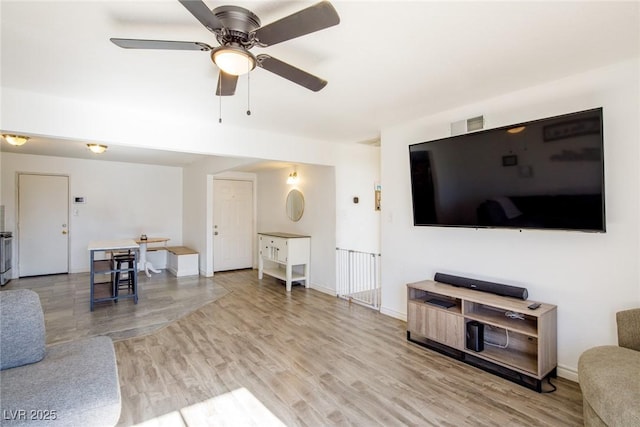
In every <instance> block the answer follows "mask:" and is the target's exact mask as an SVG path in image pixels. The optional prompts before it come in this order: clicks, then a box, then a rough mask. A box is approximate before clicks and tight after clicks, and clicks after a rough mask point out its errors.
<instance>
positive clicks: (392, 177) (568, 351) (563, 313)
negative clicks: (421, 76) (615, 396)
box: [382, 60, 640, 379]
mask: <svg viewBox="0 0 640 427" xmlns="http://www.w3.org/2000/svg"><path fill="white" fill-rule="evenodd" d="M639 68H640V67H639V64H638V61H637V60H635V61H629V62H624V63H619V64H615V65H612V66H610V67H606V68H602V69H597V70H592V71H590V72H586V73H583V74H579V75H575V76H571V77H567V78H565V79H562V80H558V81H554V82H550V83H548V84H544V85H540V86H536V87H531V88H528V89H525V90H522V91H519V92H515V93H510V94H507V95H504V96H500V97H496V98H493V99H488V100H485V101H483V102H479V103H477V104H473V105H467V106H463V107H460V108H457V109H455V110H451V111H446V112H442V113H440V114H437V115H434V116H431V117H425V118H423V119H421V120H417V121H413V122H408V123H405V124H402V125H399V126H395V127H390V128H387V129H384V130H383V132H382V182H383V186H384V204H383V219H382V311H383V312H384V313H387V314H390V315H393V316H396V317H399V318H406V291H405V284H406V283H408V282H413V281H419V280H424V279H432V278H433V275H434V273H435V272H438V271H439V272H445V273H451V274H456V275H460V276H468V277H475V278H478V279H484V280H490V281H495V282H500V283H506V284H512V285H517V286H523V287H526V288H527V289H528V290H529V298H530V299H532V300H539V301H544V302H548V303H552V304H557V305H558V359H559V360H558V362H559V374H560V375H562V376H565V377H569V378H572V379H576V375H575V374H576V369H577V361H578V357H579V355H580V354H581V353H582V352H583V351H584V350H585V349H587V348H589V347H592V346H596V345H602V344H613V343H616V342H617V341H616V326H615V312H616V311H619V310H621V309H626V308H631V307H634V306H636V307H637V306H640V278H639V274H638V261H639V256H640V252H639V249H638V241H639V232H640V230H639V227H638V218H639V217H638V214H639V209H638V194H639V191H640V188H639V186H640V175H639V173H640V170H639V168H638V164H639V160H640V157H639V155H640V154H639V148H638V147H639V143H640V131H639V127H638V117H640V98H639V93H640V92H639V90H640V87H639V86H640V85H639V79H638V75H640V73H639V72H640V70H639ZM600 106H602V107H603V109H604V119H603V122H604V142H605V147H604V151H605V154H604V159H605V185H606V214H607V232H606V233H601V234H597V233H581V232H564V231H522V232H521V231H518V230H497V229H479V230H476V229H451V228H442V227H414V226H413V225H412V224H413V221H412V213H411V191H410V183H409V156H408V149H407V146H408V145H409V144H412V143H416V142H421V141H427V140H432V139H437V138H443V137H446V136H449V124H450V123H451V122H454V121H458V120H461V119H465V118H468V117H474V116H476V115H478V114H484V116H485V120H486V122H485V123H486V125H485V128H491V127H498V126H506V125H509V124H512V123H518V122H522V121H527V120H532V119H538V118H544V117H549V116H554V115H559V114H563V113H569V112H574V111H580V110H586V109H590V108H595V107H600Z"/></svg>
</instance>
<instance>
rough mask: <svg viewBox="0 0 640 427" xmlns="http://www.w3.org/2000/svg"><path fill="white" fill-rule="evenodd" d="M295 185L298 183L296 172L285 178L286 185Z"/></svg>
mask: <svg viewBox="0 0 640 427" xmlns="http://www.w3.org/2000/svg"><path fill="white" fill-rule="evenodd" d="M297 183H298V173H297V172H296V171H293V172H291V173H290V174H289V177H288V178H287V184H289V185H293V184H297Z"/></svg>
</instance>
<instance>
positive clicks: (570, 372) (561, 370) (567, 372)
mask: <svg viewBox="0 0 640 427" xmlns="http://www.w3.org/2000/svg"><path fill="white" fill-rule="evenodd" d="M557 372H558V376H559V377H560V378H564V379H565V380H569V381H573V382H576V383H577V382H578V371H576V370H575V369H573V368H568V367H566V366H560V365H558V371H557Z"/></svg>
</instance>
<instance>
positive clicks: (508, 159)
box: [502, 154, 518, 167]
mask: <svg viewBox="0 0 640 427" xmlns="http://www.w3.org/2000/svg"><path fill="white" fill-rule="evenodd" d="M517 165H518V156H516V155H515V154H511V155H508V156H502V166H504V167H507V166H517Z"/></svg>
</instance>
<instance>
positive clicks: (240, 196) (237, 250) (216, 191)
mask: <svg viewBox="0 0 640 427" xmlns="http://www.w3.org/2000/svg"><path fill="white" fill-rule="evenodd" d="M213 195H214V196H213V271H214V272H216V271H227V270H238V269H242V268H251V267H252V266H253V240H254V239H253V236H254V233H253V182H252V181H243V180H233V179H214V180H213Z"/></svg>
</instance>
